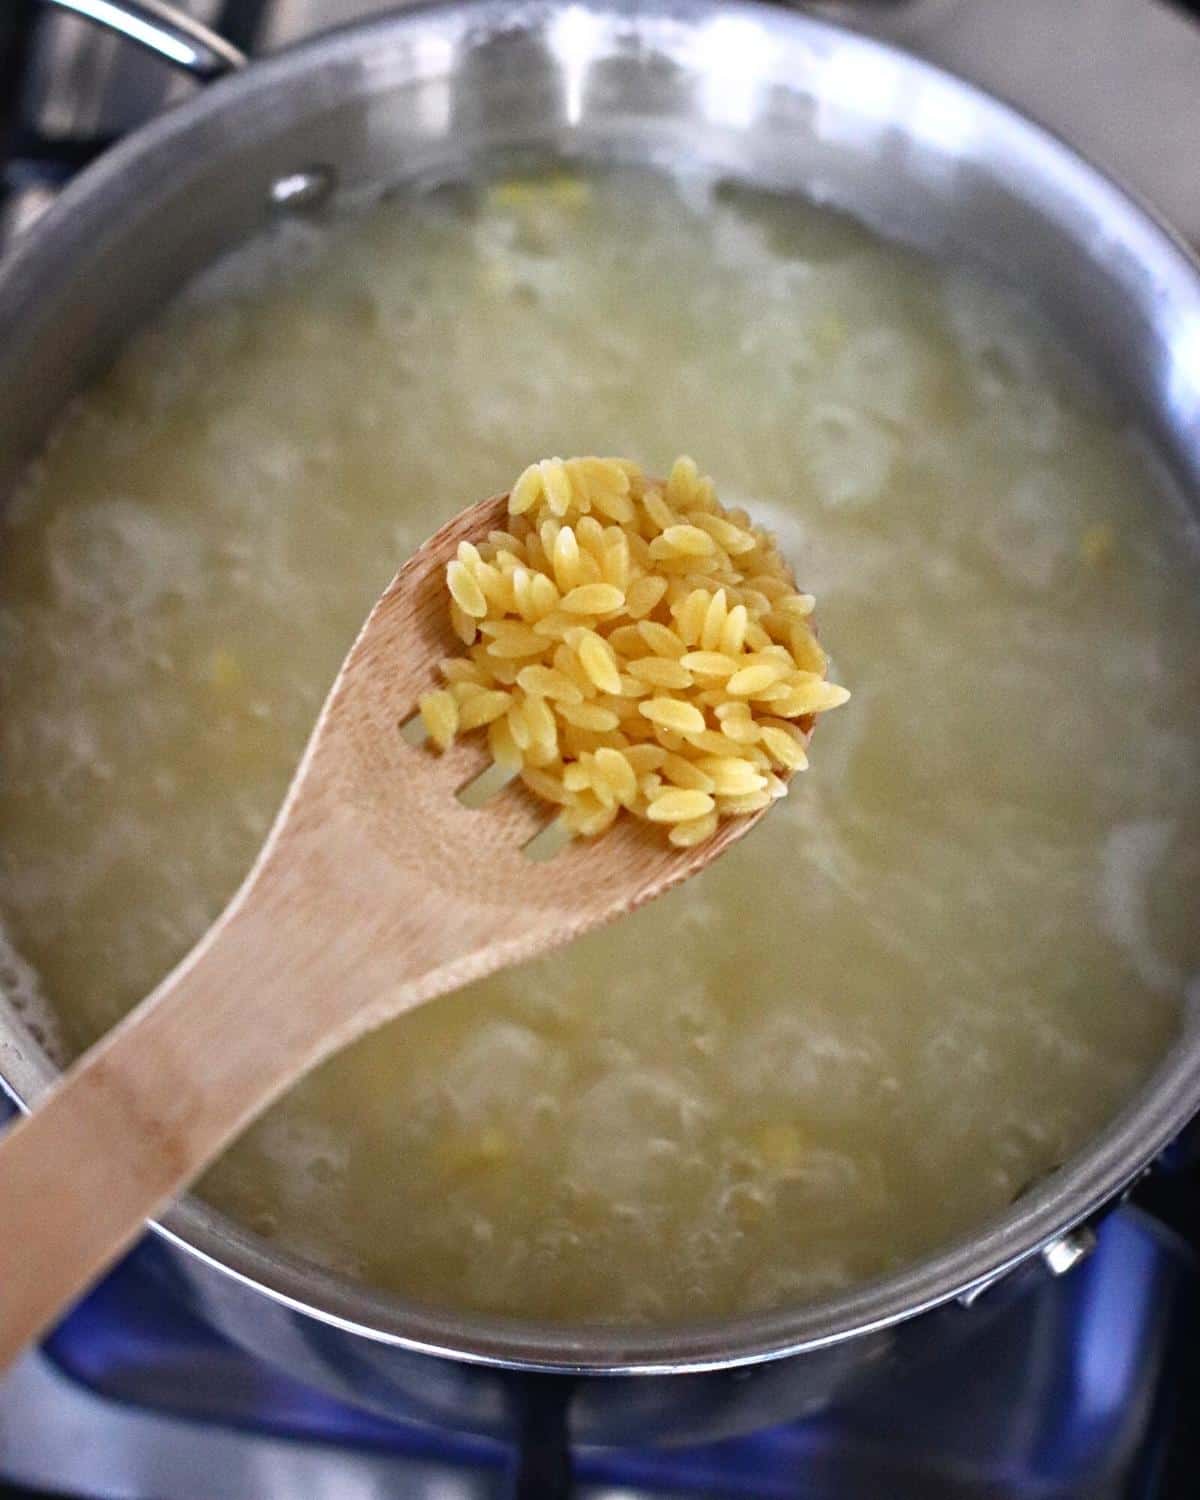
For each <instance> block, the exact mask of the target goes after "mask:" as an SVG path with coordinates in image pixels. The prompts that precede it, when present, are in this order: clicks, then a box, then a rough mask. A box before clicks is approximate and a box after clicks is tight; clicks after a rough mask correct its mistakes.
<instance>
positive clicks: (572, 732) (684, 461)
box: [418, 458, 849, 849]
mask: <svg viewBox="0 0 1200 1500" xmlns="http://www.w3.org/2000/svg"><path fill="white" fill-rule="evenodd" d="M508 509H509V518H510V519H509V523H508V528H507V529H506V530H503V531H500V530H497V531H493V532H491V533H490V534H489V535H488V536H487V537H486V539H481V540H480V541H478V542H477V543H471V542H463V543H462V544H460V546H459V548H458V553H457V556H456V557H455V558H454V559H453V560H452V561H451V562H450V563H449V564H448V565H447V567H446V587H447V591H448V595H449V598H448V608H449V614H450V623H451V626H452V628H453V630H454V633H455V634H456V635H457V636H458V638H459V640H461V641H462V643H463V646H464V648H465V651H464V654H463V655H461V656H452V657H449V658H447V659H446V660H445V661H443V662H441V663H440V665H439V669H438V670H439V672H440V674H441V677H442V678H443V679H444V682H445V684H446V685H445V687H440V688H439V687H431V689H430V691H429V692H427V693H425V694H424V695H423V696H422V698H421V700H420V703H419V704H418V710H419V712H420V715H421V719H422V722H423V723H424V726H425V729H426V731H427V737H428V742H429V744H430V746H431V747H432V748H433V749H435V750H439V751H440V750H445V749H446V748H448V747H449V745H450V744H451V743H452V742H453V740H454V738H455V736H456V735H458V734H462V733H467V732H470V731H471V730H476V729H484V730H486V732H487V736H488V746H489V749H490V751H491V754H492V758H493V759H494V760H495V761H497V762H498V763H499V764H501V765H503V766H506V767H509V768H511V769H513V770H516V771H519V772H520V774H521V780H522V782H523V783H524V785H525V787H526V788H527V789H528V790H529V792H531V793H532V794H533V795H534V796H535V797H539V798H541V799H542V800H543V801H544V802H546V803H547V804H549V805H551V806H553V807H555V808H557V809H559V811H560V817H561V821H562V823H563V825H564V826H565V827H566V828H567V829H568V830H569V831H570V832H572V833H576V834H581V835H583V836H587V837H591V836H595V835H596V834H599V833H602V832H603V831H604V830H605V829H606V828H608V827H610V826H611V825H612V823H613V821H614V819H615V818H616V817H617V816H618V815H619V814H620V813H621V812H622V811H628V812H630V813H632V814H634V815H635V816H636V817H640V818H644V819H646V820H647V821H648V822H650V823H656V824H661V825H663V828H664V831H665V833H666V836H667V837H668V838H669V839H670V842H671V843H672V844H673V845H675V846H676V847H677V848H682V849H686V848H691V847H693V846H694V845H696V844H699V843H702V842H703V841H704V840H705V839H708V838H711V837H712V835H713V833H714V832H715V831H716V829H717V826H718V824H719V822H720V820H721V819H722V818H726V817H739V816H743V815H745V814H747V813H752V812H757V811H759V810H761V809H762V808H764V807H767V806H769V804H770V803H771V802H772V801H773V800H774V799H775V798H777V797H780V796H783V795H784V793H785V792H786V790H787V785H786V778H788V777H789V776H791V775H792V774H793V773H794V772H797V771H802V770H804V769H805V767H806V766H807V765H808V757H807V754H806V745H807V740H808V731H809V730H811V727H812V719H813V717H814V716H815V715H816V714H819V713H824V712H826V711H827V710H828V709H830V708H836V707H837V706H838V705H839V704H841V703H844V702H845V701H846V699H847V698H848V697H849V694H848V693H847V692H846V690H845V688H843V687H840V686H839V685H838V684H836V683H832V682H829V681H828V680H827V677H826V671H827V667H828V658H827V657H826V655H825V652H824V651H823V650H822V648H821V647H820V645H819V644H818V643H817V639H816V636H815V634H814V632H813V628H812V623H811V620H810V618H809V617H810V615H811V614H812V610H813V604H814V601H813V597H812V595H811V594H805V593H801V592H800V591H799V590H798V589H797V587H796V582H795V579H794V578H793V576H792V573H791V570H790V569H789V568H788V566H787V564H786V563H785V562H784V560H783V558H782V557H781V556H780V554H779V552H778V549H777V548H776V546H775V542H774V540H773V538H772V537H771V536H770V535H769V534H768V533H767V532H765V531H763V530H762V529H761V528H760V527H757V526H755V525H754V524H753V522H752V521H751V520H750V518H749V517H748V516H747V515H746V514H745V512H744V511H740V510H733V511H726V510H724V509H723V508H722V506H721V505H720V504H719V502H718V501H717V497H716V492H715V490H714V488H713V484H712V481H711V480H710V479H707V478H705V477H704V476H702V475H701V474H700V472H699V470H698V469H697V467H696V465H695V464H694V463H693V462H692V460H691V459H689V458H680V459H677V460H676V462H675V464H674V465H673V467H672V469H671V473H670V475H669V477H668V479H667V482H666V484H665V486H664V485H663V484H662V483H661V482H655V481H652V480H650V479H647V477H646V476H645V475H644V474H643V473H642V471H641V469H639V468H638V466H637V465H636V464H634V463H631V462H630V461H628V460H626V459H605V458H572V459H567V460H566V461H563V460H562V459H557V458H553V459H543V460H541V461H540V462H538V463H535V464H531V465H530V466H529V468H527V469H526V470H525V471H524V473H522V474H521V475H520V476H519V478H518V479H517V481H516V483H515V484H514V485H513V487H512V490H511V491H510V493H509V506H508Z"/></svg>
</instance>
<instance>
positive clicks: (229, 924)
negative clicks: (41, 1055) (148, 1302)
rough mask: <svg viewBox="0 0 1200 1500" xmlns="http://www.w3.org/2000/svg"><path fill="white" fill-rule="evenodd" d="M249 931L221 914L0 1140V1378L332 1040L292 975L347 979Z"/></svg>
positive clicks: (297, 944) (275, 937)
mask: <svg viewBox="0 0 1200 1500" xmlns="http://www.w3.org/2000/svg"><path fill="white" fill-rule="evenodd" d="M263 922H264V914H262V913H259V912H256V911H255V910H254V909H253V908H252V907H251V908H247V909H244V910H243V911H242V912H241V913H240V914H239V913H238V912H236V911H235V912H234V913H233V914H232V915H231V916H227V917H226V918H225V919H224V921H223V923H222V924H221V925H220V926H219V927H218V928H217V929H214V931H213V932H212V933H211V934H210V935H209V938H208V939H207V940H206V941H205V942H204V943H202V944H201V945H200V947H199V948H197V949H196V950H195V951H194V952H193V953H192V954H190V955H189V957H188V958H187V959H186V960H185V961H184V963H183V964H181V965H180V967H179V968H178V969H176V970H175V972H174V973H173V974H171V975H170V976H169V977H168V978H167V979H166V980H165V981H164V982H163V984H162V985H160V986H159V988H158V989H157V990H156V991H155V992H154V993H153V994H152V995H151V996H150V997H149V998H148V999H147V1000H145V1001H144V1002H143V1003H142V1004H141V1005H140V1006H139V1007H138V1008H137V1009H136V1010H135V1011H133V1012H132V1013H131V1014H130V1015H129V1016H128V1017H127V1018H126V1020H125V1021H124V1022H123V1023H122V1024H121V1025H119V1026H118V1027H117V1028H116V1029H115V1030H114V1031H113V1032H111V1033H110V1034H109V1035H108V1036H106V1037H105V1038H104V1039H103V1040H102V1041H101V1042H99V1043H98V1044H97V1045H96V1046H95V1047H94V1048H93V1049H92V1050H91V1051H90V1052H88V1053H87V1054H85V1056H84V1057H83V1058H81V1059H80V1061H79V1062H78V1063H77V1064H76V1065H75V1066H74V1067H73V1068H72V1069H71V1070H70V1071H69V1072H68V1073H67V1074H66V1075H65V1077H64V1078H63V1079H62V1080H61V1082H60V1083H59V1084H58V1085H57V1087H56V1088H55V1089H54V1090H53V1092H52V1093H51V1094H50V1095H49V1097H48V1098H47V1099H46V1100H44V1101H43V1102H42V1103H40V1104H39V1106H38V1108H37V1109H36V1111H35V1112H34V1113H33V1114H32V1115H31V1116H30V1117H29V1118H27V1119H24V1120H21V1121H19V1122H18V1123H17V1124H16V1125H14V1126H13V1127H12V1128H11V1129H10V1130H9V1131H8V1132H7V1133H6V1134H5V1135H4V1136H3V1138H2V1139H0V1226H2V1229H3V1232H2V1233H0V1368H3V1367H4V1366H5V1365H7V1364H8V1363H9V1362H10V1361H11V1360H12V1359H13V1358H15V1356H16V1355H17V1354H19V1353H20V1352H21V1350H22V1349H23V1348H24V1347H25V1346H26V1345H27V1344H29V1343H30V1342H32V1341H33V1339H35V1338H36V1337H37V1336H38V1335H39V1334H40V1333H41V1332H43V1331H44V1330H45V1328H46V1327H47V1326H48V1325H49V1324H50V1323H51V1322H52V1321H53V1320H54V1318H55V1317H56V1315H58V1314H59V1313H61V1312H62V1311H63V1310H64V1309H65V1308H66V1307H67V1306H68V1305H69V1304H70V1303H71V1302H72V1301H73V1300H74V1299H75V1298H76V1297H77V1296H78V1295H79V1294H80V1293H81V1292H82V1291H84V1290H85V1289H86V1288H87V1286H88V1285H89V1284H90V1283H91V1282H92V1281H93V1280H94V1279H95V1278H96V1277H97V1276H98V1275H99V1274H100V1273H101V1272H102V1271H103V1270H104V1269H105V1268H106V1267H107V1266H108V1265H109V1264H110V1263H111V1262H112V1261H113V1260H115V1259H116V1258H117V1256H118V1255H119V1254H120V1253H121V1251H122V1250H124V1249H125V1248H127V1247H128V1246H129V1245H130V1244H131V1243H132V1242H133V1241H134V1240H135V1239H136V1238H137V1237H138V1235H139V1234H140V1233H141V1231H142V1229H143V1227H144V1223H145V1220H146V1219H148V1218H150V1217H152V1216H153V1215H154V1214H155V1213H156V1212H157V1211H158V1210H159V1209H160V1208H162V1206H163V1205H164V1204H165V1203H166V1202H167V1201H168V1200H169V1199H170V1198H172V1197H173V1196H174V1195H175V1194H177V1193H178V1192H179V1191H180V1190H181V1189H182V1188H183V1187H185V1186H186V1185H187V1184H188V1183H189V1182H190V1181H191V1180H192V1179H193V1178H194V1177H196V1176H197V1175H198V1174H199V1173H200V1172H201V1171H202V1170H203V1168H204V1167H205V1166H206V1165H207V1164H208V1163H209V1162H211V1161H212V1160H213V1159H214V1157H216V1156H217V1155H218V1154H219V1152H220V1151H221V1150H222V1148H223V1147H224V1146H226V1145H227V1144H228V1143H229V1142H230V1140H232V1139H233V1137H234V1136H235V1135H237V1134H238V1132H239V1131H240V1130H241V1129H242V1128H243V1127H244V1126H245V1125H246V1124H247V1123H248V1122H249V1121H250V1120H251V1119H252V1118H253V1117H254V1116H255V1115H257V1114H258V1113H259V1112H260V1111H261V1110H263V1109H264V1108H266V1106H267V1105H268V1104H269V1103H270V1102H271V1100H272V1099H273V1098H274V1097H275V1096H276V1095H277V1094H279V1093H280V1092H281V1091H282V1090H283V1089H284V1088H285V1087H286V1086H287V1085H288V1084H289V1083H290V1082H292V1081H293V1080H294V1079H295V1078H296V1077H297V1076H298V1075H299V1074H300V1073H301V1072H303V1071H305V1070H306V1069H307V1068H308V1067H310V1066H312V1065H313V1064H314V1063H315V1062H316V1061H317V1060H318V1059H319V1058H320V1057H321V1056H323V1055H324V1054H326V1053H327V1052H329V1051H330V1050H332V1048H333V1047H334V1046H336V1045H338V1043H339V1041H341V1040H344V1039H345V1038H346V1036H347V1029H346V1027H345V1026H342V1027H338V1026H337V1025H336V1016H335V1018H334V1021H335V1024H334V1026H333V1027H332V1028H331V1027H330V1018H329V1016H328V1014H325V1015H322V1014H321V1011H320V1008H319V1007H313V1006H311V1005H309V1006H306V1005H304V1004H298V1003H295V1002H296V991H297V989H298V988H299V977H298V971H299V970H301V969H303V970H305V971H306V973H307V983H308V985H315V986H317V987H318V989H319V987H320V985H321V984H322V983H325V984H328V985H333V986H338V987H339V989H341V987H342V986H344V985H345V984H346V982H347V976H346V975H345V974H339V973H336V972H335V971H336V968H337V965H336V963H335V964H333V965H330V966H327V967H326V971H325V972H324V973H323V972H322V964H323V960H322V950H326V951H327V950H328V946H329V945H328V944H320V943H317V942H316V941H315V940H313V941H310V942H306V941H305V938H304V936H303V935H302V934H300V935H297V937H296V941H293V942H291V943H286V942H282V941H281V934H280V932H279V931H278V927H276V928H275V930H274V931H273V932H272V933H271V935H270V938H269V940H267V941H264V935H263V933H262V932H261V931H258V932H256V931H255V930H254V929H255V928H256V927H261V926H262V924H263ZM314 937H315V935H314ZM281 952H282V954H283V955H284V956H283V957H282V958H281ZM264 954H265V955H272V954H273V955H274V957H275V966H274V967H273V968H271V969H267V968H265V966H264V965H262V964H261V963H260V962H259V958H260V955H264ZM310 993H311V991H310ZM339 998H344V991H342V993H341V994H340V995H339ZM337 1008H338V1007H335V1009H337ZM255 1011H257V1012H258V1014H253V1012H255Z"/></svg>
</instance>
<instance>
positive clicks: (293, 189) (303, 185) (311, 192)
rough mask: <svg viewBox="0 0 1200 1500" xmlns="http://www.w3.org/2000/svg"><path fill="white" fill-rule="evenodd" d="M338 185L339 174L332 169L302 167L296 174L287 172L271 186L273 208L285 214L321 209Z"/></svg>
mask: <svg viewBox="0 0 1200 1500" xmlns="http://www.w3.org/2000/svg"><path fill="white" fill-rule="evenodd" d="M336 185H337V174H336V173H335V172H334V170H333V168H332V167H302V168H300V169H299V170H298V171H296V172H285V173H284V175H283V176H282V177H277V178H276V179H275V181H274V182H273V183H272V184H271V187H270V191H269V197H270V199H271V206H272V207H273V208H277V209H280V210H282V211H283V212H285V213H303V212H304V211H305V210H307V209H313V208H319V207H320V206H321V204H322V203H324V202H325V200H326V199H327V198H328V197H329V195H330V194H331V193H332V192H333V190H334V187H335V186H336Z"/></svg>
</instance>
